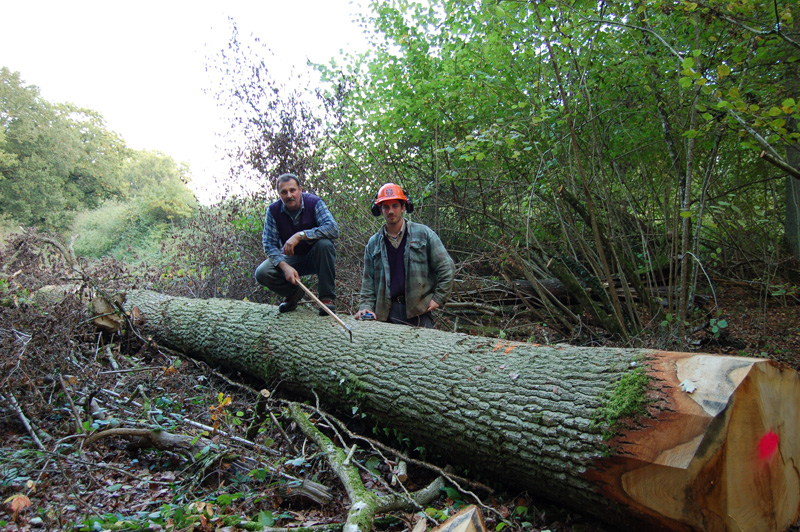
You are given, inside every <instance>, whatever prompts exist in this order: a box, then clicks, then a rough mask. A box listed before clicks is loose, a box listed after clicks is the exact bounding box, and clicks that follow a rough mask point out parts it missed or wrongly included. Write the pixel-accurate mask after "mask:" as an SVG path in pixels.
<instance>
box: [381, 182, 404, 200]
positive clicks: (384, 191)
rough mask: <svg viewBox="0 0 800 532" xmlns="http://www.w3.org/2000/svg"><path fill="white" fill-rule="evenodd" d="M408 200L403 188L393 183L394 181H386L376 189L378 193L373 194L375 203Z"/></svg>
mask: <svg viewBox="0 0 800 532" xmlns="http://www.w3.org/2000/svg"><path fill="white" fill-rule="evenodd" d="M392 200H398V201H408V198H407V197H406V194H405V192H403V189H402V188H400V187H398V186H397V185H395V184H394V183H386V184H385V185H383V186H382V187H381V188H380V189H378V195H377V196H375V203H376V204H377V205H380V204H381V203H383V202H384V201H392Z"/></svg>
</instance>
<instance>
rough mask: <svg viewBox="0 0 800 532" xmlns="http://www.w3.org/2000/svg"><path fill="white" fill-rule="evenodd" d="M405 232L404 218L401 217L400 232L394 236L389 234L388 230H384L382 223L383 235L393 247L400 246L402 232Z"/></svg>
mask: <svg viewBox="0 0 800 532" xmlns="http://www.w3.org/2000/svg"><path fill="white" fill-rule="evenodd" d="M405 232H406V220H405V218H404V219H403V226H402V227H401V228H400V232H399V233H397V236H396V237H393V236H390V235H389V232H388V231H387V230H386V225H385V224H384V226H383V235H384V237H385V238H386V240H388V241H389V243H390V244H391V245H392V246H393V247H394V248H395V249H397V248H399V247H400V243H401V242H403V233H405Z"/></svg>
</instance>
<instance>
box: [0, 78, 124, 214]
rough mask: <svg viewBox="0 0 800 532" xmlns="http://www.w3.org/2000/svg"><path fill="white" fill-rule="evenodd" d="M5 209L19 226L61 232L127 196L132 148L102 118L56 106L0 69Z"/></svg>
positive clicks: (0, 197)
mask: <svg viewBox="0 0 800 532" xmlns="http://www.w3.org/2000/svg"><path fill="white" fill-rule="evenodd" d="M0 133H1V134H2V135H3V137H2V138H0V140H2V141H3V142H2V143H1V144H0V150H2V152H0V154H2V158H0V172H2V179H0V210H2V211H3V213H4V214H5V215H6V216H9V217H11V218H13V219H14V220H16V221H17V222H19V223H23V224H35V225H42V226H45V227H53V228H63V227H65V226H66V225H67V224H68V223H69V217H70V213H71V212H74V211H75V210H77V209H81V208H87V207H88V208H91V207H95V206H97V205H98V204H99V202H100V201H101V200H102V199H104V198H106V197H109V196H114V195H118V194H119V193H121V191H122V183H121V182H120V181H119V177H118V176H119V168H120V165H121V163H122V157H123V156H124V154H125V151H126V148H125V145H124V143H123V142H122V140H121V139H120V138H119V137H118V136H117V135H116V134H115V133H113V132H110V131H108V130H107V129H106V127H105V123H104V121H103V119H102V117H101V116H100V115H99V114H98V113H96V112H94V111H90V110H87V109H79V108H77V107H75V106H72V105H69V104H51V103H50V102H47V101H46V100H44V99H43V98H42V97H41V95H40V94H39V89H38V88H37V87H36V86H33V85H26V84H25V83H24V82H23V80H22V79H21V77H20V75H19V73H18V72H15V73H12V72H11V71H10V70H9V69H7V68H5V67H4V68H2V70H0Z"/></svg>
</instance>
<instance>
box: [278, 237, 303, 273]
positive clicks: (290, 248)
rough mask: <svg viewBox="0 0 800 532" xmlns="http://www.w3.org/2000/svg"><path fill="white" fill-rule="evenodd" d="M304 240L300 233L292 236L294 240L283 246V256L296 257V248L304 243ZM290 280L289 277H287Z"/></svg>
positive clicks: (291, 239)
mask: <svg viewBox="0 0 800 532" xmlns="http://www.w3.org/2000/svg"><path fill="white" fill-rule="evenodd" d="M302 240H303V239H302V238H300V233H295V234H293V235H292V238H290V239H289V240H287V241H286V243H285V244H284V245H283V254H284V255H294V247H295V246H296V245H297V244H299V243H300V242H302ZM287 279H288V277H287Z"/></svg>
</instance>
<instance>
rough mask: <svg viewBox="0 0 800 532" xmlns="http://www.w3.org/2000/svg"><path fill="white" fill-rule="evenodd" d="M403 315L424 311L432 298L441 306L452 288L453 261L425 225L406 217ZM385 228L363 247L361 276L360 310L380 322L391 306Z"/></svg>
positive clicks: (409, 316) (385, 318)
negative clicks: (366, 310) (365, 310)
mask: <svg viewBox="0 0 800 532" xmlns="http://www.w3.org/2000/svg"><path fill="white" fill-rule="evenodd" d="M406 232H407V233H408V235H407V237H406V248H405V253H404V255H403V264H404V265H405V270H406V291H405V304H406V317H408V318H413V317H416V316H419V315H421V314H425V312H426V311H427V309H428V303H430V301H431V299H433V300H434V301H436V302H437V303H438V304H439V306H444V304H445V302H446V301H447V298H448V297H450V291H451V289H452V287H453V278H454V276H455V264H454V263H453V259H452V258H450V255H449V254H448V253H447V250H446V249H445V247H444V244H442V241H441V240H440V239H439V236H438V235H437V234H436V233H435V232H434V231H433V229H431V228H430V227H428V226H427V225H423V224H418V223H414V222H409V221H408V220H406ZM384 235H385V233H384V228H383V227H382V228H381V230H380V231H378V232H377V233H375V234H374V235H372V237H370V239H369V242H367V247H366V249H365V250H364V275H363V277H362V279H361V296H360V301H359V307H358V308H359V310H363V309H369V310H372V311H374V312H375V318H376V319H377V320H379V321H387V320H388V319H389V312H390V310H391V308H392V301H391V295H390V294H389V286H390V280H389V259H388V257H387V255H386V238H385V236H384Z"/></svg>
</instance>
